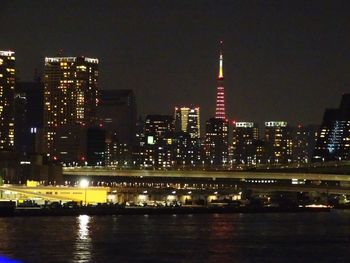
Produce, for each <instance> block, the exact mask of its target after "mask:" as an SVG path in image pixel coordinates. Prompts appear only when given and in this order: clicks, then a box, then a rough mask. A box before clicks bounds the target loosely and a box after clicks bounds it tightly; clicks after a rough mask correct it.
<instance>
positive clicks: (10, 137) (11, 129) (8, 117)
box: [0, 51, 16, 151]
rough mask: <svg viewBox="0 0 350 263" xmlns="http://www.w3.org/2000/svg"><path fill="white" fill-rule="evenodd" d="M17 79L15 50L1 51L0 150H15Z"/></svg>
mask: <svg viewBox="0 0 350 263" xmlns="http://www.w3.org/2000/svg"><path fill="white" fill-rule="evenodd" d="M15 80H16V69H15V52H13V51H0V151H13V150H14V142H15V134H14V133H15V122H14V91H15Z"/></svg>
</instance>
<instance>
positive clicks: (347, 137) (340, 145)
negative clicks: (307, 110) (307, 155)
mask: <svg viewBox="0 0 350 263" xmlns="http://www.w3.org/2000/svg"><path fill="white" fill-rule="evenodd" d="M349 159H350V94H344V95H343V96H342V100H341V103H340V107H339V108H338V109H326V111H325V113H324V115H323V121H322V124H321V127H320V129H319V133H318V138H317V142H316V146H315V150H314V154H313V161H318V162H319V161H334V160H336V161H339V160H349Z"/></svg>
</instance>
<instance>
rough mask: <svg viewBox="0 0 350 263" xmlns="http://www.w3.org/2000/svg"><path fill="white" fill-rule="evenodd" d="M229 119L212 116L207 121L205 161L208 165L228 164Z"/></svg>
mask: <svg viewBox="0 0 350 263" xmlns="http://www.w3.org/2000/svg"><path fill="white" fill-rule="evenodd" d="M228 128H229V127H228V121H226V120H224V119H221V118H211V119H209V120H208V121H207V122H206V134H205V142H204V158H203V159H204V161H205V163H206V164H207V165H214V166H223V165H227V164H228Z"/></svg>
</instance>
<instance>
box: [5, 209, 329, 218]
mask: <svg viewBox="0 0 350 263" xmlns="http://www.w3.org/2000/svg"><path fill="white" fill-rule="evenodd" d="M330 211H331V208H328V207H325V208H312V207H127V208H126V207H79V208H55V209H52V208H51V209H50V208H37V209H33V208H22V209H12V210H4V209H0V218H1V217H26V216H79V215H91V216H99V215H101V216H102V215H103V216H108V215H165V214H237V213H249V214H253V213H254V214H259V213H305V212H312V213H318V212H330Z"/></svg>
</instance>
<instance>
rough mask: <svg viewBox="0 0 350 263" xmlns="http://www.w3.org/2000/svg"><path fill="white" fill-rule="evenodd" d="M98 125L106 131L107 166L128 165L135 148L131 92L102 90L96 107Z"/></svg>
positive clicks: (133, 101) (134, 115) (133, 104)
mask: <svg viewBox="0 0 350 263" xmlns="http://www.w3.org/2000/svg"><path fill="white" fill-rule="evenodd" d="M97 112H98V118H99V122H100V124H102V126H103V128H104V129H105V130H106V142H107V152H106V163H107V165H119V164H124V163H125V164H126V165H128V164H129V165H130V164H131V162H132V151H133V149H134V147H136V145H137V142H136V140H137V139H136V122H137V119H136V118H137V107H136V99H135V95H134V93H133V91H132V90H102V91H101V96H100V105H99V107H98V110H97Z"/></svg>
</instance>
